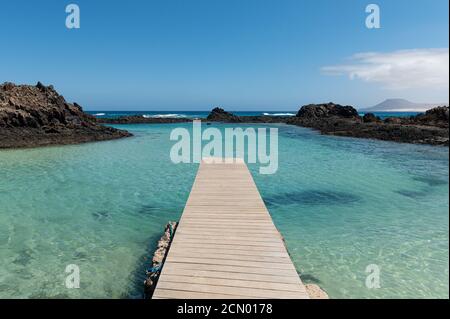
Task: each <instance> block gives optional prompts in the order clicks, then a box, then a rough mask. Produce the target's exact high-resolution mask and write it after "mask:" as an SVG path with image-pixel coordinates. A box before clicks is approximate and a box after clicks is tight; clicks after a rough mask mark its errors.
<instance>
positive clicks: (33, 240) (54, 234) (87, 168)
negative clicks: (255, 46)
mask: <svg viewBox="0 0 450 319" xmlns="http://www.w3.org/2000/svg"><path fill="white" fill-rule="evenodd" d="M181 126H185V127H189V125H188V124H185V125H181ZM175 127H180V125H176V126H175V125H129V126H122V128H125V129H128V130H130V131H132V132H133V133H134V134H135V137H132V138H129V139H123V140H117V141H109V142H101V143H91V144H84V145H75V146H64V147H48V148H39V149H27V150H11V151H0V298H8V297H13V298H51V297H53V298H76V297H82V298H139V297H141V293H142V281H143V279H144V275H143V274H144V269H145V266H146V264H148V260H146V258H147V257H149V256H150V255H151V253H152V249H153V248H154V245H155V242H156V240H157V239H158V238H159V236H160V235H161V232H162V228H163V226H164V224H165V223H166V222H167V221H168V220H176V219H178V218H179V216H180V214H181V212H182V209H183V206H184V203H185V201H186V199H187V196H188V194H189V190H190V188H191V185H192V182H193V180H194V177H195V173H196V168H197V165H195V164H181V165H174V164H172V163H171V161H170V159H169V151H170V148H171V145H172V142H170V141H169V134H170V131H171V130H172V129H173V128H175ZM218 127H221V128H223V127H225V125H219V126H218ZM276 127H278V128H279V132H280V136H279V170H278V172H277V173H276V174H275V175H260V174H258V169H259V166H258V165H255V164H252V165H250V169H251V171H252V173H253V176H254V178H255V181H256V183H257V185H258V187H259V189H260V191H261V194H262V196H263V198H264V200H265V201H266V203H267V206H268V208H269V210H270V213H271V215H272V216H273V219H274V221H275V223H276V225H277V227H278V228H279V230H280V231H281V233H282V234H283V236H284V237H285V239H286V243H287V246H288V248H289V251H290V253H291V255H292V259H293V261H294V263H295V265H296V267H297V270H298V271H299V272H300V273H301V274H302V278H303V280H304V281H305V282H313V283H318V284H319V285H320V286H322V287H323V288H324V289H325V290H326V291H327V292H328V293H329V294H330V296H331V297H333V298H397V297H400V298H448V297H449V288H448V280H449V271H448V269H449V255H448V244H449V228H448V227H449V216H448V209H449V200H448V195H449V185H448V179H449V153H448V149H447V148H440V147H430V146H417V145H408V144H396V143H389V142H381V141H371V140H358V139H351V138H336V137H327V136H321V135H319V134H318V133H316V132H314V131H311V130H309V129H304V128H299V127H293V126H287V125H279V126H276ZM68 264H76V265H78V266H79V267H80V276H81V278H80V279H81V287H80V289H67V288H66V287H65V285H64V281H65V277H66V275H67V274H66V273H65V268H66V266H67V265H68ZM370 264H376V265H378V266H379V267H380V269H381V273H380V275H381V277H380V278H381V288H380V289H368V288H366V287H365V279H366V276H367V274H366V273H365V270H366V267H367V266H368V265H370Z"/></svg>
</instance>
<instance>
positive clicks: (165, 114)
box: [86, 111, 419, 119]
mask: <svg viewBox="0 0 450 319" xmlns="http://www.w3.org/2000/svg"><path fill="white" fill-rule="evenodd" d="M86 113H89V114H91V115H93V116H95V117H98V118H117V117H120V116H130V115H137V116H143V117H153V118H200V119H202V118H206V117H207V116H208V114H209V111H87V112H86ZM232 113H234V114H236V115H239V116H259V115H269V116H295V115H296V114H297V111H265V112H256V111H253V112H242V111H238V112H232ZM374 114H375V115H376V116H379V117H380V118H381V119H385V118H387V117H391V116H397V117H409V116H413V115H417V114H419V113H418V112H374ZM360 115H361V116H362V115H364V113H360Z"/></svg>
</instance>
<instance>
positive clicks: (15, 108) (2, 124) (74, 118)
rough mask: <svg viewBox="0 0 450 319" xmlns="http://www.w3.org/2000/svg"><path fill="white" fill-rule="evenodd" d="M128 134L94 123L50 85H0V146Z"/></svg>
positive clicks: (44, 143) (30, 145) (64, 141)
mask: <svg viewBox="0 0 450 319" xmlns="http://www.w3.org/2000/svg"><path fill="white" fill-rule="evenodd" d="M130 135H131V134H130V133H128V132H126V131H122V130H117V129H114V128H110V127H105V126H102V125H99V124H97V123H96V119H95V118H94V117H92V116H90V115H88V114H86V113H84V112H83V110H82V108H81V106H79V105H78V104H77V103H73V104H72V103H68V102H66V100H65V99H64V97H63V96H62V95H59V94H58V93H57V92H56V91H55V89H54V88H53V86H45V85H43V84H42V83H40V82H39V83H38V84H37V85H36V86H31V85H15V84H13V83H4V84H2V85H0V148H16V147H36V146H44V145H54V144H76V143H83V142H92V141H102V140H110V139H116V138H121V137H126V136H130Z"/></svg>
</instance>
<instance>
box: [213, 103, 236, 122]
mask: <svg viewBox="0 0 450 319" xmlns="http://www.w3.org/2000/svg"><path fill="white" fill-rule="evenodd" d="M206 120H207V121H210V122H227V123H239V122H241V121H242V120H241V118H240V117H239V116H237V115H234V114H233V113H230V112H227V111H225V110H224V109H222V108H220V107H216V108H214V109H213V110H212V111H211V113H209V115H208V117H207V118H206Z"/></svg>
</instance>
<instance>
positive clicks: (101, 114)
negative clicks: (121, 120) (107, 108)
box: [94, 113, 106, 116]
mask: <svg viewBox="0 0 450 319" xmlns="http://www.w3.org/2000/svg"><path fill="white" fill-rule="evenodd" d="M103 115H106V113H96V114H94V116H103Z"/></svg>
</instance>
